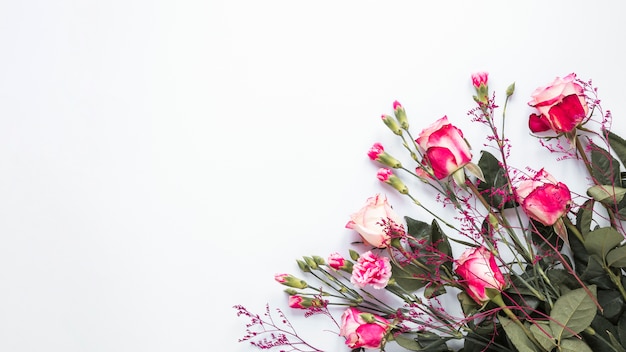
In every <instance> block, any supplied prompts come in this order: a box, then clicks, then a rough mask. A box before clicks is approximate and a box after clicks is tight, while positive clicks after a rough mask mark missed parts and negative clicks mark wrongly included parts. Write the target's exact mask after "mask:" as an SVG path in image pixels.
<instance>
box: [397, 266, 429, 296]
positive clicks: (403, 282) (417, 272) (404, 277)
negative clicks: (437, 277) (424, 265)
mask: <svg viewBox="0 0 626 352" xmlns="http://www.w3.org/2000/svg"><path fill="white" fill-rule="evenodd" d="M425 276H426V272H425V271H424V270H423V269H421V268H419V267H417V266H414V265H407V266H399V265H398V264H396V263H395V262H393V261H392V262H391V278H392V279H393V280H395V282H396V284H398V286H400V287H402V288H403V289H404V290H406V291H408V292H414V291H417V290H419V289H420V288H422V287H424V286H425V285H426V280H425V279H424V277H425Z"/></svg>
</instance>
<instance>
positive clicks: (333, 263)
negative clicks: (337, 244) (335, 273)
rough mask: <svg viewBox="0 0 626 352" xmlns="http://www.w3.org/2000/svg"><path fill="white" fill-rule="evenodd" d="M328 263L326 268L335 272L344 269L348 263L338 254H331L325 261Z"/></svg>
mask: <svg viewBox="0 0 626 352" xmlns="http://www.w3.org/2000/svg"><path fill="white" fill-rule="evenodd" d="M326 261H327V262H328V266H330V267H331V268H333V269H335V270H341V269H345V268H346V267H347V263H350V262H348V261H347V260H346V259H345V258H344V257H342V256H341V254H339V253H336V252H335V253H331V254H330V255H329V256H328V259H327V260H326Z"/></svg>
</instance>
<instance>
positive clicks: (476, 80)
mask: <svg viewBox="0 0 626 352" xmlns="http://www.w3.org/2000/svg"><path fill="white" fill-rule="evenodd" d="M488 78H489V74H488V73H487V72H476V73H473V74H472V84H473V85H474V87H475V88H476V89H480V87H481V86H486V85H487V80H488Z"/></svg>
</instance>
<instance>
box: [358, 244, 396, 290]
mask: <svg viewBox="0 0 626 352" xmlns="http://www.w3.org/2000/svg"><path fill="white" fill-rule="evenodd" d="M390 278H391V264H390V263H389V258H387V257H381V256H377V255H376V254H374V253H372V251H367V252H365V253H363V255H361V256H360V257H359V259H358V260H357V262H356V264H354V267H353V268H352V276H351V277H350V282H351V283H352V284H353V285H355V286H357V287H360V288H364V287H365V286H366V285H368V284H369V285H372V287H374V288H375V289H381V288H384V287H385V286H387V283H388V282H389V279H390Z"/></svg>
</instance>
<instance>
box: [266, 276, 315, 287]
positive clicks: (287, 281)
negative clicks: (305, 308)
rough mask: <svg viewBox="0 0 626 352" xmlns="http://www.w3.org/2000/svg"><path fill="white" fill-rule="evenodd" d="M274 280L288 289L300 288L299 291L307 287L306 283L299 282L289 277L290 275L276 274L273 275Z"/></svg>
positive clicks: (295, 278)
mask: <svg viewBox="0 0 626 352" xmlns="http://www.w3.org/2000/svg"><path fill="white" fill-rule="evenodd" d="M274 280H276V282H278V283H280V284H283V285H285V286H288V287H293V288H300V289H303V288H307V287H308V284H307V283H306V281H304V280H300V279H298V278H297V277H295V276H293V275H290V274H276V275H274Z"/></svg>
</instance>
